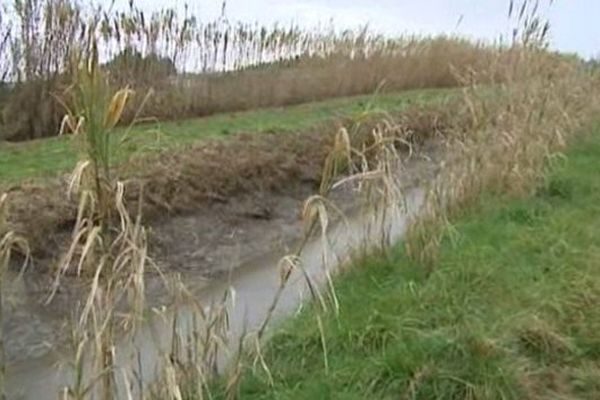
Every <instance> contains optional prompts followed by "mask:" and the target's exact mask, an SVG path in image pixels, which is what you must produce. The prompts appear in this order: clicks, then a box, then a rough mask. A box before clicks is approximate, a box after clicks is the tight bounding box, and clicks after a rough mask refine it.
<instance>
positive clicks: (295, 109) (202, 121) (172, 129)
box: [0, 90, 450, 184]
mask: <svg viewBox="0 0 600 400" xmlns="http://www.w3.org/2000/svg"><path fill="white" fill-rule="evenodd" d="M448 93H450V92H449V91H448V90H421V91H408V92H402V93H397V94H384V95H378V96H372V95H371V96H357V97H350V98H343V99H334V100H327V101H323V102H315V103H308V104H303V105H298V106H291V107H285V108H266V109H259V110H254V111H245V112H237V113H229V114H219V115H215V116H211V117H206V118H198V119H192V120H183V121H176V122H168V123H164V124H144V125H138V126H135V127H134V128H133V129H132V130H131V132H129V133H128V134H127V136H126V137H127V142H126V143H125V145H120V144H119V142H120V141H121V139H123V137H124V135H125V132H124V131H123V130H120V131H118V132H117V133H116V134H115V135H116V136H117V137H116V138H114V139H113V140H112V141H111V146H114V147H115V149H116V148H117V147H118V149H119V152H113V154H115V157H116V158H117V160H121V161H122V160H124V159H127V158H128V157H130V156H132V155H134V154H136V155H138V154H141V153H143V152H145V151H159V150H164V149H168V148H173V147H176V146H184V145H189V144H191V143H194V142H195V141H198V140H200V139H206V138H223V137H226V136H228V135H231V134H235V133H240V132H244V133H261V132H286V131H287V132H291V131H299V130H304V129H309V128H311V127H315V126H317V125H319V124H321V123H325V122H328V121H331V120H332V118H335V117H345V116H349V115H356V114H358V113H360V112H362V111H364V110H365V109H366V108H371V109H374V110H380V111H383V112H395V111H400V110H402V109H404V108H406V107H407V106H409V105H414V104H423V103H425V102H429V101H432V100H433V99H436V98H440V99H442V98H444V97H445V96H444V95H447V94H448ZM69 141H70V138H69V137H55V138H48V139H41V140H35V141H29V142H23V143H2V142H0V184H1V183H15V182H18V181H20V180H23V179H26V178H39V177H50V176H56V175H57V174H60V173H64V172H67V171H70V170H72V169H73V167H74V166H75V164H76V162H77V151H76V149H75V148H74V147H73V146H72V145H71V144H70V143H69Z"/></svg>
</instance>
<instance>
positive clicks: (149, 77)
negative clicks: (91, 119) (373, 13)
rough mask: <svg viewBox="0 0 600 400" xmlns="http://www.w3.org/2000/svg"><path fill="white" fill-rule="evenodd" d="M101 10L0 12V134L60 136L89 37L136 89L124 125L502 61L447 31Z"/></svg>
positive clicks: (48, 1)
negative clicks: (204, 19) (389, 33)
mask: <svg viewBox="0 0 600 400" xmlns="http://www.w3.org/2000/svg"><path fill="white" fill-rule="evenodd" d="M99 7H100V8H99V9H94V11H93V14H92V13H91V12H88V11H87V8H85V7H84V6H83V5H82V4H80V3H79V2H78V1H75V0H25V1H15V2H14V4H13V5H12V7H11V12H12V14H14V15H16V16H17V18H15V19H14V20H13V19H11V20H7V19H0V60H2V67H0V77H2V79H0V80H2V81H3V82H6V83H5V84H2V86H0V140H2V139H4V140H6V139H9V140H27V139H32V138H39V137H44V136H52V135H56V134H57V133H58V131H59V126H60V121H61V120H62V116H63V115H64V113H65V110H64V107H63V106H62V103H66V104H69V95H68V93H66V90H67V88H68V87H69V85H70V84H71V83H72V80H73V76H72V65H73V60H78V59H81V58H82V57H84V56H85V53H86V52H87V51H88V50H89V48H88V47H87V46H88V45H87V44H86V43H88V42H89V36H90V35H97V37H98V38H97V43H98V47H99V52H100V55H101V59H102V60H101V61H102V62H103V69H105V70H106V71H107V72H108V74H109V76H110V77H111V82H112V84H113V85H114V87H115V89H120V88H122V87H124V86H125V85H129V86H130V87H132V88H133V89H135V91H136V93H137V95H136V96H135V97H134V98H133V99H132V101H131V102H130V106H129V107H128V108H127V109H126V110H125V113H124V115H123V121H124V122H126V123H129V122H131V121H133V120H139V119H144V118H157V119H160V120H167V119H177V118H185V117H192V116H202V115H207V114H212V113H216V112H223V111H236V110H246V109H253V108H257V107H265V106H284V105H289V104H296V103H301V102H307V101H314V100H319V99H325V98H329V97H337V96H349V95H356V94H367V93H372V92H374V91H377V90H380V91H397V90H404V89H414V88H425V87H427V88H436V87H437V88H439V87H450V86H456V85H458V84H459V83H460V82H458V81H457V79H456V73H457V72H459V73H466V72H467V71H470V70H480V69H482V68H484V67H485V66H486V65H489V64H490V63H492V62H498V61H499V60H498V59H497V55H496V54H495V53H494V51H492V49H490V48H488V47H486V46H484V45H480V44H472V43H470V42H467V41H465V40H461V39H458V38H451V37H438V38H419V37H404V38H399V39H394V40H391V39H387V38H384V37H381V36H378V35H374V34H371V33H370V32H368V31H367V30H358V31H353V32H343V33H339V32H336V31H335V30H333V29H331V30H323V29H315V30H302V29H300V28H298V27H295V26H292V27H289V28H281V27H278V26H272V27H271V26H255V25H247V24H241V23H238V24H236V23H234V22H232V21H228V20H226V19H224V18H221V19H219V20H217V21H213V22H208V23H200V22H199V21H198V20H197V19H196V17H195V16H192V15H183V16H178V15H177V13H176V12H175V11H174V10H163V11H161V12H159V13H154V14H152V15H145V14H144V12H143V11H141V10H140V9H138V8H136V7H135V6H132V7H131V8H129V9H127V10H125V11H123V12H116V11H113V12H109V11H108V10H106V12H105V11H104V10H102V8H101V6H99ZM7 9H8V7H7ZM5 12H6V11H5ZM11 21H13V22H11ZM90 27H92V28H94V29H90ZM8 44H10V46H9V45H8ZM142 104H143V107H141V105H142ZM140 108H141V109H142V113H138V110H140Z"/></svg>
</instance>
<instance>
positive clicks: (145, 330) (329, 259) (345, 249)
mask: <svg viewBox="0 0 600 400" xmlns="http://www.w3.org/2000/svg"><path fill="white" fill-rule="evenodd" d="M422 197H423V196H422V193H421V192H420V191H419V190H413V191H412V192H411V194H410V196H408V202H407V203H408V207H407V210H405V211H404V212H395V213H391V212H390V211H389V210H388V212H387V213H386V216H385V218H386V220H385V221H384V223H383V225H382V218H383V217H382V215H371V216H364V215H360V214H357V215H355V216H354V217H351V218H350V219H349V220H348V222H347V223H339V224H337V225H336V226H334V227H332V228H331V230H330V233H329V244H328V246H327V247H328V251H327V252H324V247H323V242H322V241H321V240H320V239H319V238H315V239H314V240H312V241H311V242H309V244H308V245H307V246H306V248H305V249H304V251H303V253H302V255H301V263H302V265H303V267H304V269H305V270H306V271H307V273H308V274H309V275H310V276H311V278H312V280H313V281H316V282H320V283H323V281H324V276H325V271H326V270H327V269H329V270H331V269H332V268H335V266H336V265H341V264H343V263H344V262H345V261H346V260H347V259H349V258H350V257H351V256H352V255H354V254H355V253H356V251H357V249H361V248H364V247H372V246H374V245H378V244H379V242H380V240H381V232H382V226H383V227H384V230H385V231H386V232H387V233H388V239H389V240H391V241H394V240H398V239H399V238H400V236H401V235H402V234H403V232H404V230H405V225H406V221H407V218H408V216H409V215H410V214H412V213H414V212H416V210H417V209H418V208H419V206H420V204H421V202H422ZM324 254H326V255H327V256H326V257H325V256H324ZM282 255H283V254H282V252H281V251H280V250H276V251H267V254H264V255H262V256H260V257H257V258H256V259H254V260H251V261H248V262H246V263H245V264H244V265H240V267H239V268H236V269H234V270H233V272H232V273H231V274H230V275H229V276H228V277H227V278H222V279H218V280H214V281H210V282H207V281H206V279H204V276H202V275H200V274H198V275H194V274H193V273H188V274H186V275H185V276H184V282H185V283H186V285H187V286H188V288H189V289H190V291H191V292H192V293H193V294H194V296H195V298H196V299H197V300H198V301H199V302H200V303H201V304H204V305H209V304H211V303H213V302H218V300H219V299H220V298H221V297H222V296H223V293H224V292H225V291H227V290H233V291H234V292H235V303H234V304H233V303H231V302H230V303H229V304H228V312H229V317H230V338H229V339H230V343H232V346H236V345H237V342H238V339H239V338H240V335H241V334H242V332H245V331H250V332H251V331H253V330H256V329H258V327H259V326H260V325H261V323H262V321H263V320H264V318H265V315H266V313H267V310H268V309H269V306H270V305H271V303H272V301H273V298H274V295H275V293H276V291H277V289H278V287H279V284H280V275H279V271H278V268H277V264H278V260H279V258H280V257H281V256H282ZM306 298H307V286H306V280H305V278H304V277H303V276H302V275H301V274H300V273H299V272H294V274H293V275H292V278H291V279H290V281H289V283H288V285H287V286H286V289H285V291H284V294H283V296H282V298H281V301H280V302H279V303H278V306H277V309H276V311H275V315H274V316H275V319H277V318H281V317H283V316H286V315H290V314H292V313H293V312H294V311H295V310H297V309H298V308H299V307H300V306H301V305H302V304H303V300H304V299H306ZM176 311H177V315H178V324H179V328H181V329H182V330H183V331H185V330H186V329H187V328H186V327H188V326H189V325H190V323H191V318H192V316H193V312H192V311H191V309H188V308H187V307H186V306H180V307H179V308H178V309H177V310H176ZM173 313H174V310H170V311H167V315H166V318H152V319H151V321H150V322H148V323H147V325H145V326H143V327H142V329H140V331H139V332H138V334H137V335H136V336H135V338H134V339H133V340H131V339H128V340H123V341H122V342H121V343H119V344H118V345H117V347H116V354H117V355H118V361H117V364H118V367H119V369H120V371H118V373H117V377H118V379H122V376H123V374H122V372H123V371H136V373H137V374H138V376H142V377H143V380H144V385H145V384H147V383H149V382H151V381H152V379H153V377H154V376H155V373H156V371H157V370H158V369H159V368H160V365H161V363H162V360H163V359H164V354H166V353H168V351H169V350H170V346H171V343H172V325H171V324H172V322H171V321H172V318H170V317H169V316H172V315H173ZM63 332H64V330H63ZM40 345H43V343H42V344H40ZM132 354H137V355H139V358H137V359H134V357H131V355H132ZM72 359H73V356H72V353H71V352H70V351H68V350H67V349H66V348H64V347H60V346H58V347H56V348H53V350H52V351H51V352H46V353H45V354H44V355H43V356H41V357H29V358H27V359H24V360H20V361H18V362H15V363H13V364H9V366H8V371H7V377H6V378H7V382H6V383H7V392H8V398H9V399H52V398H56V397H57V395H58V391H59V388H61V387H64V386H66V385H68V384H69V383H70V382H71V381H72V379H73V375H72V371H71V370H70V368H69V362H70V361H71V360H72ZM123 388H124V383H123V381H121V382H120V383H119V390H120V393H119V396H118V398H126V396H125V392H124V390H123Z"/></svg>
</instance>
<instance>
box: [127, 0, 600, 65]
mask: <svg viewBox="0 0 600 400" xmlns="http://www.w3.org/2000/svg"><path fill="white" fill-rule="evenodd" d="M120 1H126V0H120ZM508 1H509V0H228V1H227V16H228V17H229V18H230V19H235V20H238V19H241V20H244V21H260V22H275V21H279V22H282V23H290V22H292V21H293V22H296V23H299V24H302V25H309V26H311V25H315V24H318V23H327V22H328V21H329V20H330V19H333V21H334V24H335V25H336V26H337V27H340V28H346V27H355V26H359V25H364V24H366V23H369V24H370V26H371V28H372V29H374V30H377V31H380V32H382V33H386V34H401V33H411V34H412V33H420V34H436V33H458V34H461V35H465V36H468V37H471V38H481V39H486V40H494V39H497V38H498V37H499V36H500V35H504V36H507V33H508V32H509V24H508V18H507V12H508ZM517 1H519V0H517ZM541 1H542V2H544V4H546V5H547V4H548V3H549V0H541ZM136 3H137V4H138V5H140V6H141V7H142V8H145V9H156V8H160V7H165V6H181V5H182V4H183V3H185V2H184V1H179V0H137V1H136ZM187 3H188V4H189V5H190V8H191V9H192V10H194V11H195V13H196V14H198V15H200V16H201V18H202V19H207V20H208V19H211V18H215V17H217V16H218V15H219V14H220V7H221V0H190V1H187ZM543 9H544V12H545V13H546V15H547V16H548V18H549V19H550V21H551V23H552V47H553V48H556V49H560V50H562V51H568V52H577V53H579V54H580V55H582V56H584V57H590V56H599V55H600V23H598V20H599V19H600V0H554V4H553V5H552V6H551V7H548V6H545V7H543ZM459 21H460V24H458V22H459Z"/></svg>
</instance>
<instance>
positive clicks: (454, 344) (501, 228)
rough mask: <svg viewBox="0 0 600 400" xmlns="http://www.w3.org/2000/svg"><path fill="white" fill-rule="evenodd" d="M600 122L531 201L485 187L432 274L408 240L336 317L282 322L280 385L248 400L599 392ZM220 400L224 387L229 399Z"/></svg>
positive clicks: (342, 285)
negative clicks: (412, 255) (411, 253)
mask: <svg viewBox="0 0 600 400" xmlns="http://www.w3.org/2000/svg"><path fill="white" fill-rule="evenodd" d="M599 173H600V126H596V128H595V129H594V131H593V132H592V134H591V135H589V137H587V138H585V139H584V140H583V141H582V142H581V141H580V142H578V143H576V144H575V145H574V146H573V147H571V148H570V150H569V151H568V152H567V159H566V161H564V162H562V163H561V165H560V166H559V167H557V168H556V169H554V170H553V172H551V173H549V174H548V175H547V177H546V179H545V180H544V181H543V183H542V184H540V185H539V186H538V189H537V190H536V191H535V193H534V194H533V195H532V196H530V197H526V198H521V199H519V198H514V197H513V198H508V197H507V196H497V195H496V196H491V195H484V196H483V197H482V198H481V199H480V200H479V201H477V202H475V204H474V207H472V208H471V209H470V211H469V212H467V213H466V214H463V215H462V216H461V217H459V218H458V219H457V220H456V221H455V223H454V225H453V229H451V230H448V231H447V232H450V233H447V234H446V235H444V237H443V241H442V245H441V251H440V255H439V259H438V260H437V263H436V267H435V268H434V269H433V270H432V271H431V273H429V274H426V273H425V270H426V268H424V267H423V266H421V265H419V264H418V263H415V262H411V261H409V259H408V257H406V255H405V252H404V250H403V246H402V245H398V246H397V247H395V248H394V249H393V251H392V252H391V254H390V255H389V256H387V257H376V258H371V259H368V260H367V261H364V262H361V263H359V265H356V267H355V268H353V269H352V271H350V272H348V273H347V274H346V275H345V276H343V277H341V278H340V279H339V280H338V282H337V284H336V286H337V294H338V298H339V302H340V312H339V315H338V316H335V315H333V314H332V315H328V316H326V317H325V318H324V321H323V326H324V328H323V332H324V338H325V343H326V348H327V357H326V360H327V367H326V365H325V358H324V352H323V346H322V342H321V334H320V332H319V329H318V327H317V324H316V323H315V316H314V313H313V312H311V311H310V310H307V311H305V312H303V313H301V314H300V315H299V316H297V317H295V318H294V319H292V320H291V321H288V322H287V323H285V324H283V326H281V327H280V328H279V329H278V330H276V331H275V332H274V334H273V337H272V338H271V340H270V341H269V343H268V344H267V345H266V346H265V349H264V357H265V362H266V365H268V366H269V371H270V374H271V376H272V379H273V380H272V382H270V379H269V378H268V376H267V374H266V373H265V372H264V371H263V370H262V369H260V368H257V369H256V370H254V371H252V369H250V368H248V369H247V370H245V371H244V379H242V380H241V382H242V383H241V386H240V389H239V390H240V392H239V393H240V396H239V397H240V398H243V399H304V398H306V399H308V398H314V399H317V398H319V399H325V398H327V399H367V398H371V399H392V398H393V399H398V398H401V399H434V398H435V399H459V398H460V399H462V398H479V399H495V398H503V399H507V398H513V399H526V398H531V399H547V398H577V399H595V398H598V395H599V393H600V336H598V332H599V331H600V330H599V328H600V308H598V302H599V301H600V268H599V266H600V224H598V220H599V219H600V180H598V176H599ZM217 398H218V395H217Z"/></svg>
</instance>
